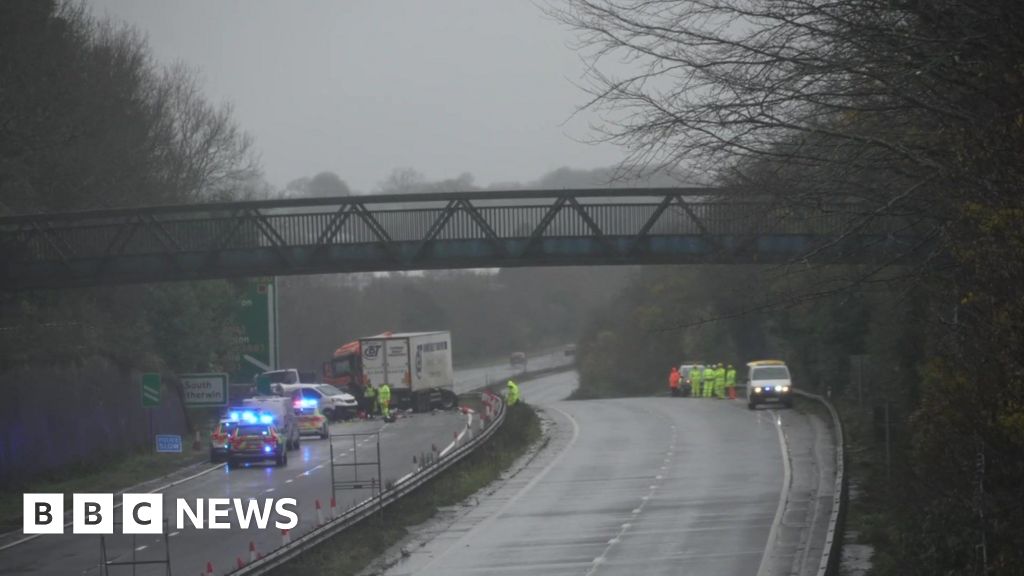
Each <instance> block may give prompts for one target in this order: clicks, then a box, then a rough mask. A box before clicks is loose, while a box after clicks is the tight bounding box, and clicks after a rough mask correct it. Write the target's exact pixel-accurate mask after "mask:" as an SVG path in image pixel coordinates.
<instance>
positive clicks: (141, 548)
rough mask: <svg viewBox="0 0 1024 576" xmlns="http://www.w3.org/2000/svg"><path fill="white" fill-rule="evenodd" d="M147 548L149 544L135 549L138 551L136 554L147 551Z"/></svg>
mask: <svg viewBox="0 0 1024 576" xmlns="http://www.w3.org/2000/svg"><path fill="white" fill-rule="evenodd" d="M146 548H149V545H148V544H143V545H142V546H138V547H136V548H135V551H136V552H142V551H143V550H145V549H146Z"/></svg>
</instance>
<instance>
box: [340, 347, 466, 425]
mask: <svg viewBox="0 0 1024 576" xmlns="http://www.w3.org/2000/svg"><path fill="white" fill-rule="evenodd" d="M324 380H325V381H326V382H328V383H330V384H334V385H335V386H338V387H341V388H342V389H347V390H348V391H350V392H352V393H353V394H355V395H356V397H357V398H360V399H362V398H363V397H364V392H363V391H364V390H365V389H366V387H367V386H370V385H372V386H376V387H378V388H379V387H380V385H381V384H387V385H388V387H389V388H391V404H392V405H393V406H395V407H398V408H412V409H413V410H414V411H416V412H427V411H429V410H431V409H433V408H442V409H449V408H453V407H454V406H455V404H456V402H457V398H456V395H455V391H454V388H455V375H454V371H453V370H452V337H451V334H450V333H449V332H447V331H438V332H407V333H393V332H384V333H382V334H377V335H376V336H368V337H365V338H360V339H358V340H354V341H352V342H349V343H347V344H345V345H343V346H341V347H340V348H338V349H337V350H335V351H334V356H333V357H332V358H331V361H330V362H327V363H325V364H324Z"/></svg>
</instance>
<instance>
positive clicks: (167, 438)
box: [156, 434, 181, 452]
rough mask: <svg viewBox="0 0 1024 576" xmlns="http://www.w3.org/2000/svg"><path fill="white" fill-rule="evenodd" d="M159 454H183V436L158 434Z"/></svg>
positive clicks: (157, 445) (157, 449) (157, 447)
mask: <svg viewBox="0 0 1024 576" xmlns="http://www.w3.org/2000/svg"><path fill="white" fill-rule="evenodd" d="M156 451H157V452H181V436H178V435H177V434H157V435H156Z"/></svg>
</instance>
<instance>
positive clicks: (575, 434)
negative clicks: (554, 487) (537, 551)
mask: <svg viewBox="0 0 1024 576" xmlns="http://www.w3.org/2000/svg"><path fill="white" fill-rule="evenodd" d="M549 409H550V410H554V411H556V412H559V413H561V414H562V415H563V416H565V417H566V418H568V419H569V422H570V423H571V424H572V438H570V439H569V442H568V443H567V444H566V445H565V447H564V448H562V451H561V452H559V453H558V455H557V456H555V457H554V458H552V459H551V461H550V462H548V463H547V465H546V466H544V468H542V469H541V471H540V472H538V473H537V474H536V475H535V476H534V477H533V478H532V479H531V480H530V481H529V482H527V483H526V485H524V486H523V487H522V488H520V489H519V492H516V493H515V495H514V496H512V497H511V498H509V499H508V501H507V502H505V504H504V505H503V506H502V507H501V508H499V509H498V510H497V511H496V512H495V513H493V514H491V515H490V516H488V517H487V518H484V519H483V520H481V521H480V522H479V523H477V525H476V526H473V527H472V528H470V529H469V530H468V531H466V532H465V533H464V534H463V535H462V537H461V538H459V539H458V540H457V541H456V542H453V543H452V545H451V546H449V547H448V548H447V549H446V550H445V551H444V552H442V553H440V554H438V555H437V556H435V557H434V558H433V559H432V560H431V561H430V562H428V563H427V564H426V565H424V566H422V567H420V571H426V570H427V569H428V568H430V566H431V565H433V564H435V563H437V562H438V561H440V560H442V559H443V558H445V557H446V556H448V554H449V553H451V551H452V550H455V549H456V548H459V549H461V548H462V546H461V545H460V544H461V543H462V542H464V541H465V540H466V539H467V538H469V537H470V536H471V535H473V534H474V533H476V532H479V531H480V530H482V529H484V528H487V527H488V526H490V525H491V524H493V523H494V521H495V519H497V518H498V517H499V516H501V515H503V514H504V513H505V512H507V511H508V510H509V509H510V508H511V507H512V506H514V505H515V503H516V502H518V501H519V499H520V498H522V497H523V496H524V495H525V494H526V493H527V492H529V491H530V490H532V489H533V487H534V486H536V485H537V483H538V482H540V481H541V480H543V479H544V477H545V476H547V475H548V473H549V472H551V470H552V469H554V467H555V466H557V465H558V463H559V462H561V461H562V458H564V457H565V455H566V454H568V453H569V452H570V450H571V449H572V447H573V446H574V445H575V444H576V440H577V439H579V437H580V425H579V423H578V422H576V419H575V418H573V417H572V414H569V413H568V412H566V411H565V410H562V409H560V408H555V407H554V406H551V407H549ZM627 526H628V524H627Z"/></svg>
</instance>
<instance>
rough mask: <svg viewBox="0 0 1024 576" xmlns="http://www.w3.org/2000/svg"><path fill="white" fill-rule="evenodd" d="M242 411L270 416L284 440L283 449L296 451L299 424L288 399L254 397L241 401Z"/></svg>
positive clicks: (298, 438)
mask: <svg viewBox="0 0 1024 576" xmlns="http://www.w3.org/2000/svg"><path fill="white" fill-rule="evenodd" d="M242 409H243V411H244V410H254V411H256V412H259V413H263V414H270V416H271V418H273V420H274V426H275V427H276V428H277V431H278V433H280V434H281V436H282V438H283V439H284V444H285V448H287V449H288V450H298V448H299V440H300V437H299V423H298V420H296V417H295V410H294V408H292V402H291V400H290V399H289V398H282V397H281V396H254V397H252V398H246V399H244V400H242Z"/></svg>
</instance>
